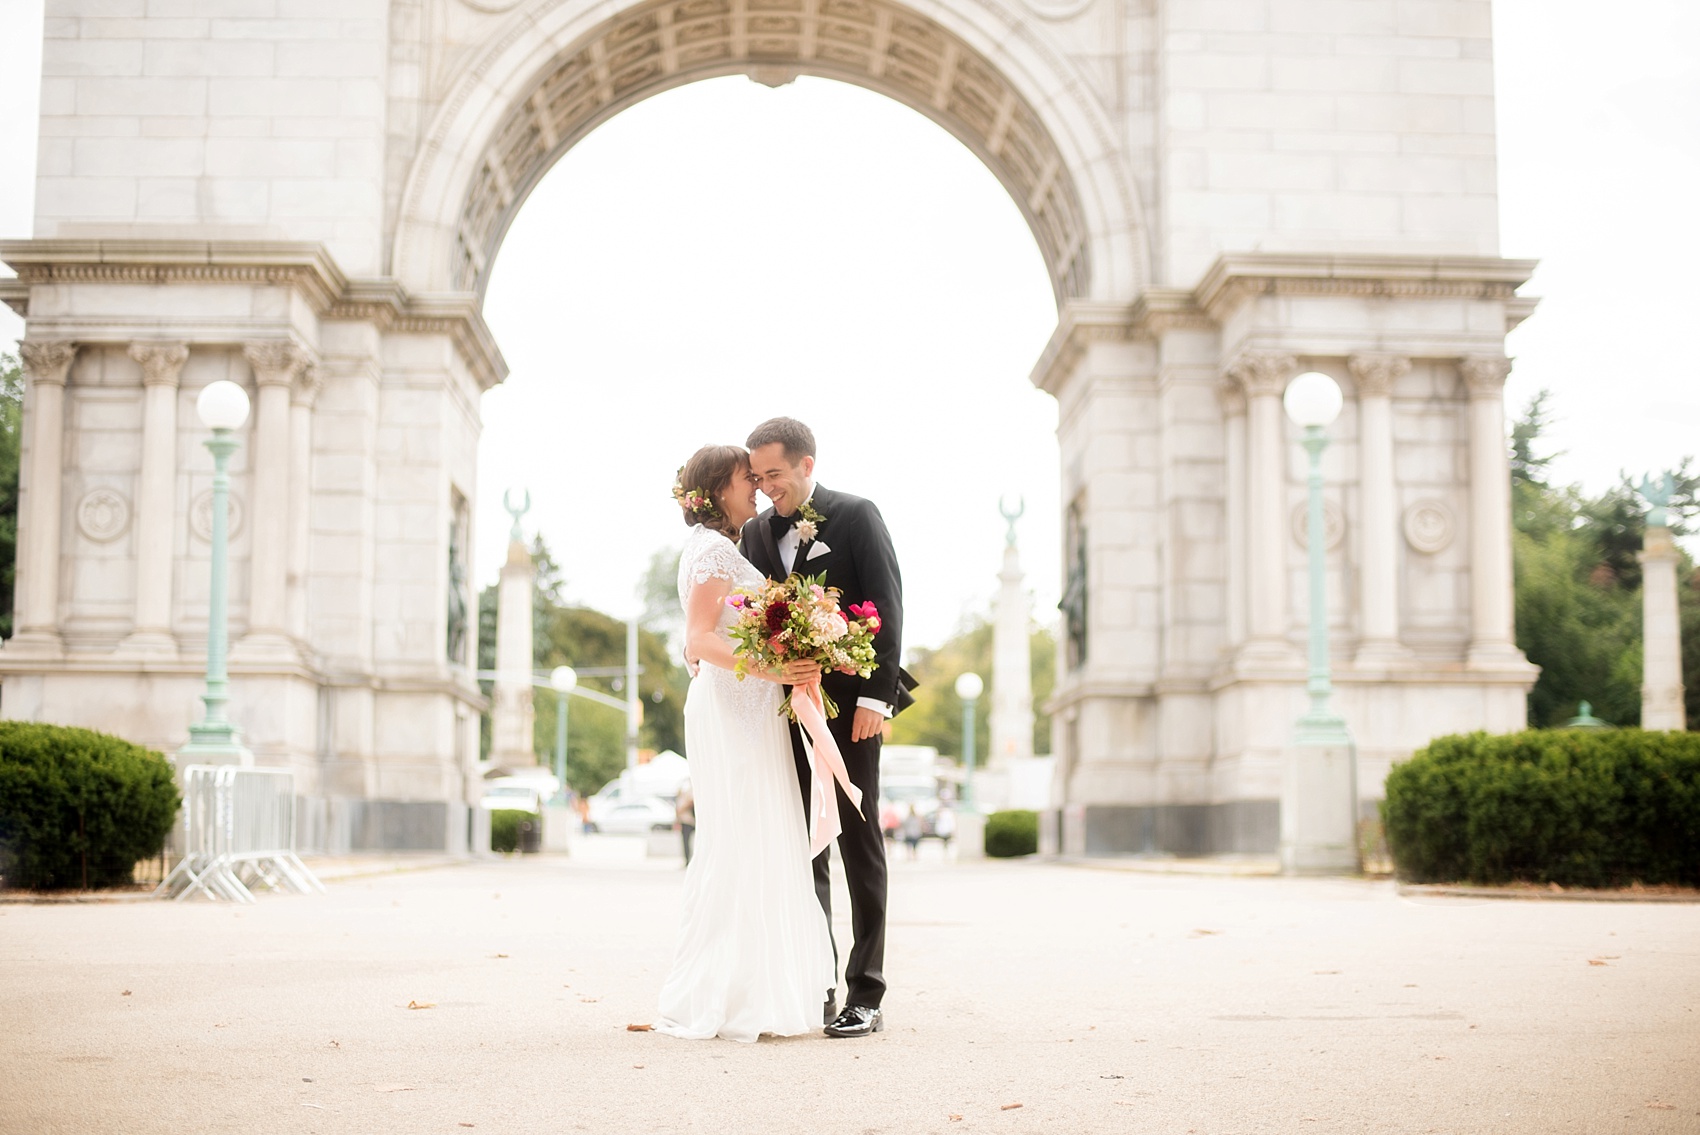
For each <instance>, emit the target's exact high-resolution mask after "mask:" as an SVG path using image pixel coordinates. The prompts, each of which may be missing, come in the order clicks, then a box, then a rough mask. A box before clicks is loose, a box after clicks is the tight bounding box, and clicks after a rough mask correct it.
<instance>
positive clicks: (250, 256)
mask: <svg viewBox="0 0 1700 1135" xmlns="http://www.w3.org/2000/svg"><path fill="white" fill-rule="evenodd" d="M0 261H4V262H5V263H7V264H9V265H11V267H12V268H13V269H14V270H15V271H16V272H17V273H18V278H17V280H15V281H14V280H3V281H0V300H3V301H4V302H5V303H6V304H7V305H8V306H10V307H12V308H13V310H15V311H17V312H18V313H19V314H20V315H25V316H27V314H28V310H29V290H30V287H31V286H32V285H34V284H55V283H118V284H136V285H157V284H248V285H265V286H273V287H288V288H292V289H294V290H295V291H297V292H299V293H300V294H301V295H302V296H303V297H304V298H305V299H306V300H307V303H308V306H309V307H310V308H311V309H312V310H313V312H314V313H315V314H317V315H318V316H319V318H321V319H330V320H362V321H368V322H372V323H375V324H377V326H378V327H379V328H380V329H381V330H385V331H396V332H400V333H415V334H446V335H448V336H449V337H450V338H451V339H452V340H453V342H454V345H455V348H456V350H457V351H459V353H460V355H461V357H462V358H463V359H464V360H465V362H466V364H467V367H468V368H469V369H470V370H471V371H472V373H473V375H474V376H475V377H476V378H477V381H478V383H479V385H480V386H481V387H482V388H484V389H489V388H490V387H492V386H494V385H496V384H497V383H499V382H501V381H502V380H503V379H504V378H506V377H507V373H508V366H507V362H506V360H504V359H503V358H502V353H501V351H500V350H499V349H498V348H497V347H496V340H495V337H494V336H492V335H491V334H490V329H489V327H487V326H486V325H485V323H484V318H483V316H482V314H481V313H480V311H479V301H478V297H477V296H475V295H473V294H471V293H460V292H455V293H450V294H446V295H423V296H414V295H410V294H409V293H408V292H407V290H406V289H404V288H402V287H401V286H400V285H399V284H398V283H396V282H395V281H394V280H390V279H383V278H379V279H365V280H350V279H349V278H348V277H347V276H345V275H344V274H343V272H342V270H341V269H340V268H339V267H337V264H336V261H335V260H334V259H333V258H332V257H331V255H330V253H329V251H327V250H326V248H325V247H324V245H322V244H317V243H309V242H300V241H233V240H217V241H184V240H15V241H0ZM195 341H196V342H201V341H202V340H199V339H197V340H195ZM207 341H208V342H210V341H211V340H207Z"/></svg>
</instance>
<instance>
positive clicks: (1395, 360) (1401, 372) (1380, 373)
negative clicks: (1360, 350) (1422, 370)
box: [1346, 354, 1411, 398]
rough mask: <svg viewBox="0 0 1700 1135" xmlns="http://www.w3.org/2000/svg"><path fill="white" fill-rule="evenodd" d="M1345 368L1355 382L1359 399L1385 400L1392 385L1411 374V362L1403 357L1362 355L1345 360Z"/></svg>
mask: <svg viewBox="0 0 1700 1135" xmlns="http://www.w3.org/2000/svg"><path fill="white" fill-rule="evenodd" d="M1346 368H1347V369H1348V370H1350V371H1351V372H1352V378H1353V379H1355V380H1356V381H1357V384H1358V394H1359V396H1360V397H1363V396H1368V397H1372V398H1376V397H1379V398H1385V397H1387V396H1388V395H1390V394H1392V393H1393V384H1394V383H1395V382H1398V381H1399V380H1400V379H1401V378H1403V377H1405V376H1406V375H1407V374H1409V373H1411V360H1410V359H1408V358H1406V357H1405V356H1404V355H1387V354H1362V355H1353V356H1351V357H1350V358H1348V359H1347V360H1346Z"/></svg>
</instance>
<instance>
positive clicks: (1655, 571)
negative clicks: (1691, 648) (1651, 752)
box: [1640, 526, 1688, 729]
mask: <svg viewBox="0 0 1700 1135" xmlns="http://www.w3.org/2000/svg"><path fill="white" fill-rule="evenodd" d="M1641 546H1642V552H1641V557H1640V558H1641V617H1642V624H1641V642H1642V646H1641V658H1642V663H1641V665H1642V671H1641V672H1642V679H1641V728H1643V729H1687V728H1688V714H1687V711H1686V708H1685V706H1684V704H1683V696H1682V695H1683V685H1682V619H1681V615H1680V613H1679V612H1678V610H1677V598H1676V566H1677V563H1678V562H1679V561H1680V559H1681V556H1680V555H1679V554H1678V552H1677V550H1676V545H1675V543H1674V542H1673V541H1672V540H1671V533H1670V529H1669V528H1665V527H1662V526H1660V527H1649V528H1648V529H1647V532H1646V535H1645V536H1643V537H1642V545H1641Z"/></svg>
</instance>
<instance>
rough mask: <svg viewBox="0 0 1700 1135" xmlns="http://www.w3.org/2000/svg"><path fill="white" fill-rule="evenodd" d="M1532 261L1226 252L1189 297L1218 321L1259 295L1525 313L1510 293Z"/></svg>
mask: <svg viewBox="0 0 1700 1135" xmlns="http://www.w3.org/2000/svg"><path fill="white" fill-rule="evenodd" d="M1536 263H1537V262H1536V261H1533V260H1505V259H1501V258H1500V257H1497V256H1438V257H1425V256H1393V255H1385V256H1384V255H1374V254H1357V255H1350V254H1339V255H1330V254H1321V255H1319V254H1311V253H1281V252H1230V253H1224V254H1223V255H1222V256H1220V257H1218V258H1217V260H1216V263H1214V264H1212V265H1211V266H1210V270H1209V271H1208V272H1206V273H1205V274H1204V279H1203V280H1201V281H1200V282H1199V284H1198V287H1197V288H1196V289H1194V293H1193V294H1194V296H1195V297H1196V300H1197V303H1198V306H1199V307H1200V308H1202V309H1203V310H1204V311H1205V312H1207V313H1208V314H1209V315H1210V316H1211V317H1212V318H1213V319H1215V320H1217V321H1218V322H1220V321H1221V320H1222V319H1223V318H1225V317H1226V316H1227V315H1228V314H1229V313H1230V312H1232V311H1233V310H1234V309H1235V308H1237V307H1239V306H1240V305H1241V304H1242V303H1244V302H1245V301H1246V300H1248V299H1251V298H1252V297H1254V296H1260V295H1312V296H1333V295H1350V296H1373V297H1386V298H1403V297H1427V298H1460V299H1494V300H1502V301H1505V302H1507V303H1510V302H1512V301H1517V302H1518V310H1519V311H1520V312H1521V313H1522V317H1523V318H1526V317H1527V313H1528V311H1531V310H1533V306H1532V305H1533V302H1534V301H1533V300H1531V299H1530V298H1528V297H1522V296H1518V295H1517V294H1516V293H1517V289H1518V288H1520V287H1521V286H1523V285H1524V284H1525V283H1527V282H1528V280H1529V277H1530V276H1531V275H1533V274H1534V271H1535V266H1536Z"/></svg>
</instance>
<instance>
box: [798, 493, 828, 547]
mask: <svg viewBox="0 0 1700 1135" xmlns="http://www.w3.org/2000/svg"><path fill="white" fill-rule="evenodd" d="M797 515H798V516H801V517H802V518H803V519H801V520H799V521H797V539H799V540H801V541H802V542H803V543H805V544H807V543H808V542H809V541H811V540H813V539H814V538H815V537H816V536H818V535H820V526H821V525H823V524H825V523H826V517H824V516H822V515H821V514H820V512H819V511H817V510H816V508H815V506H814V505H812V504H810V503H809V502H808V501H804V502H803V506H802V507H801V508H799V509H798V510H797Z"/></svg>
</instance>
